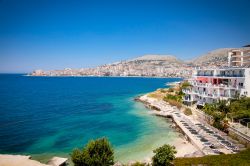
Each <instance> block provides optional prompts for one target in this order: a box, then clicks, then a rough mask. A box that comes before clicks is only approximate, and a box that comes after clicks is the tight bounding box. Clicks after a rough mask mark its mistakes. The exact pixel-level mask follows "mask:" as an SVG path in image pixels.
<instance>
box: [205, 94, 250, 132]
mask: <svg viewBox="0 0 250 166" xmlns="http://www.w3.org/2000/svg"><path fill="white" fill-rule="evenodd" d="M203 111H204V112H205V113H206V114H208V115H211V116H213V118H214V123H213V126H214V127H216V128H218V129H220V130H224V131H226V129H227V123H226V122H227V121H228V119H226V115H227V117H228V118H233V119H234V120H236V121H237V120H239V119H242V118H250V98H249V97H242V98H239V99H235V100H231V101H229V102H226V101H219V102H218V103H214V104H206V105H205V106H204V108H203ZM221 122H224V123H221Z"/></svg>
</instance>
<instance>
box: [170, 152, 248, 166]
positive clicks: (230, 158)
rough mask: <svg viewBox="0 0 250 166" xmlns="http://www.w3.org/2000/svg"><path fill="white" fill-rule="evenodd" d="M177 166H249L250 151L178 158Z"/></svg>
mask: <svg viewBox="0 0 250 166" xmlns="http://www.w3.org/2000/svg"><path fill="white" fill-rule="evenodd" d="M174 165H175V166H183V165H190V166H191V165H192V166H197V165H202V166H205V165H206V166H210V165H213V166H214V165H215V166H236V165H237V166H247V165H248V166H249V165H250V149H247V150H244V151H241V152H240V153H237V154H227V155H226V154H222V155H213V156H204V157H194V158H176V159H175V160H174Z"/></svg>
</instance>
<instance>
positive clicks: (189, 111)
mask: <svg viewBox="0 0 250 166" xmlns="http://www.w3.org/2000/svg"><path fill="white" fill-rule="evenodd" d="M184 114H185V115H188V116H189V115H192V111H191V109H190V108H185V110H184Z"/></svg>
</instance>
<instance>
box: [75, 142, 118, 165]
mask: <svg viewBox="0 0 250 166" xmlns="http://www.w3.org/2000/svg"><path fill="white" fill-rule="evenodd" d="M71 159H72V161H73V163H74V165H75V166H93V165H96V166H108V165H113V164H114V150H113V149H112V147H111V145H110V143H109V141H108V140H107V139H106V138H100V139H97V140H91V141H90V142H89V143H88V144H87V145H86V146H85V147H84V148H83V149H82V150H80V149H75V150H73V153H72V154H71Z"/></svg>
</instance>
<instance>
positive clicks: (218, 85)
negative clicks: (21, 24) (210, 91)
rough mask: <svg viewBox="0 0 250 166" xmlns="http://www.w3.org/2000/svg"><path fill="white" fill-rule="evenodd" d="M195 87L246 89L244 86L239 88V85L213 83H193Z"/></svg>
mask: <svg viewBox="0 0 250 166" xmlns="http://www.w3.org/2000/svg"><path fill="white" fill-rule="evenodd" d="M191 84H192V85H193V86H198V87H207V88H226V89H244V88H245V87H244V86H238V85H226V84H211V83H198V82H192V83H191Z"/></svg>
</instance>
